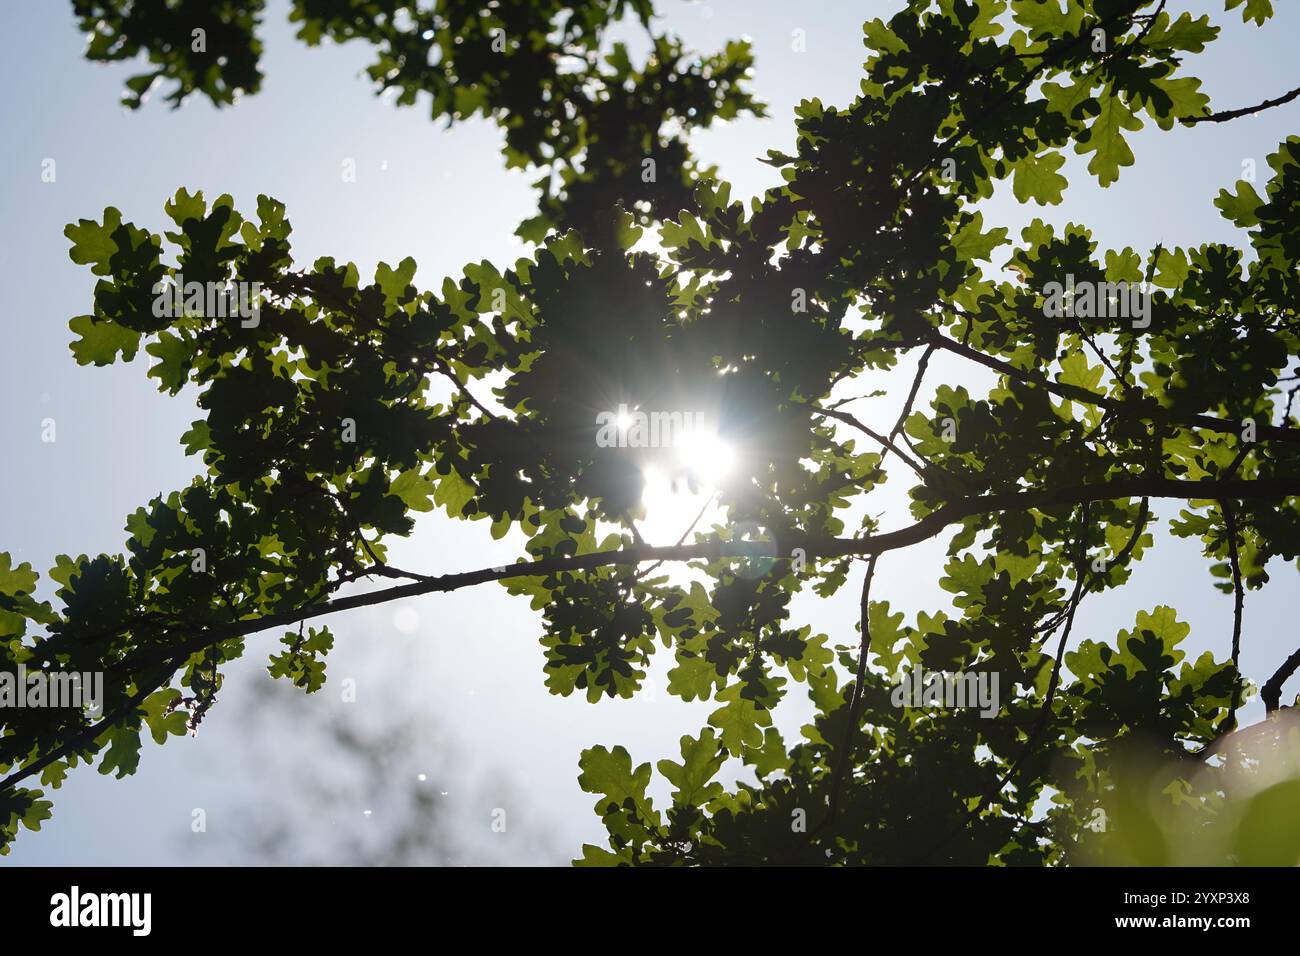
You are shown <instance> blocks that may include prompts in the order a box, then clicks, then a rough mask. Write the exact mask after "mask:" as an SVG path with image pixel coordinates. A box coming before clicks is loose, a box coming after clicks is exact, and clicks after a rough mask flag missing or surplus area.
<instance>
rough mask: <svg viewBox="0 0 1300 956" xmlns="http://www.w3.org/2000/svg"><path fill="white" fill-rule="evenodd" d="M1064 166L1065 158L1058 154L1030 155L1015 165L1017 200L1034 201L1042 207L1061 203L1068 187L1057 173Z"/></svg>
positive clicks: (1013, 187) (1062, 177)
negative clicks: (1064, 191) (1063, 192)
mask: <svg viewBox="0 0 1300 956" xmlns="http://www.w3.org/2000/svg"><path fill="white" fill-rule="evenodd" d="M1064 165H1065V157H1064V156H1062V155H1061V154H1060V153H1057V152H1049V153H1043V154H1042V155H1041V156H1034V155H1029V156H1026V157H1024V158H1023V159H1021V160H1020V161H1019V162H1017V163H1015V166H1014V168H1015V171H1016V174H1015V179H1014V180H1013V183H1012V191H1013V192H1014V193H1015V196H1016V199H1018V200H1019V201H1020V202H1028V201H1029V200H1030V199H1032V200H1034V202H1036V203H1038V204H1039V205H1041V206H1051V205H1055V204H1056V203H1059V202H1060V201H1061V199H1062V191H1063V190H1064V189H1065V187H1066V186H1067V185H1068V183H1067V182H1066V179H1065V177H1064V176H1062V175H1061V174H1060V173H1058V172H1057V170H1058V169H1060V168H1061V167H1062V166H1064Z"/></svg>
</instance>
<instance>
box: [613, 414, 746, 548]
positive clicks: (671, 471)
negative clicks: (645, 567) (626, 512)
mask: <svg viewBox="0 0 1300 956" xmlns="http://www.w3.org/2000/svg"><path fill="white" fill-rule="evenodd" d="M663 451H664V453H665V454H664V455H663V456H661V458H660V460H659V461H658V462H657V463H655V464H649V465H647V466H646V467H645V469H644V471H643V472H642V477H643V478H644V479H645V488H644V490H643V491H642V494H641V503H642V505H643V507H644V509H645V517H644V519H643V520H641V521H639V522H637V527H638V528H639V529H640V531H641V535H642V537H643V538H645V540H646V542H647V543H649V544H654V545H671V544H676V543H677V542H678V541H679V540H681V539H682V538H683V536H685V537H686V539H687V541H688V542H689V540H690V537H691V535H693V533H694V532H693V531H692V528H694V529H696V530H698V529H705V528H708V527H710V526H711V525H712V524H713V523H715V522H717V521H719V520H721V519H722V517H723V515H724V512H725V510H726V509H725V508H723V507H721V506H720V505H719V504H718V490H719V488H720V487H721V485H722V483H723V482H724V481H725V480H726V478H727V477H728V476H729V475H731V474H732V472H733V471H734V469H735V465H736V452H735V449H734V448H733V447H732V446H731V445H730V444H729V443H727V442H726V441H724V440H723V439H721V438H720V437H719V436H718V435H717V434H716V433H715V432H711V431H705V430H691V431H687V432H684V433H682V434H680V435H678V436H677V437H676V440H675V441H674V442H673V445H672V447H671V448H665V449H663ZM688 532H690V534H688Z"/></svg>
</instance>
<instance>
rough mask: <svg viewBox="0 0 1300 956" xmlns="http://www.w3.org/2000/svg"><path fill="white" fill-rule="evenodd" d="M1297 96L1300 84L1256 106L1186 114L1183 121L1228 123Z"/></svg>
mask: <svg viewBox="0 0 1300 956" xmlns="http://www.w3.org/2000/svg"><path fill="white" fill-rule="evenodd" d="M1297 96H1300V86H1297V87H1296V88H1295V89H1294V90H1292V91H1291V92H1290V93H1283V94H1282V95H1281V96H1277V97H1274V98H1273V99H1271V100H1265V101H1264V102H1263V103H1258V104H1256V105H1255V106H1243V107H1242V108H1241V109H1239V110H1224V111H1223V112H1222V113H1209V114H1207V115H1205V116H1185V117H1183V120H1182V123H1183V125H1184V126H1195V125H1196V124H1197V123H1226V122H1228V120H1234V119H1237V118H1238V117H1239V116H1253V115H1254V114H1255V113H1262V112H1263V111H1264V110H1271V109H1272V108H1273V107H1275V106H1283V105H1285V104H1287V103H1290V102H1291V101H1292V100H1293V99H1295V98H1296V97H1297Z"/></svg>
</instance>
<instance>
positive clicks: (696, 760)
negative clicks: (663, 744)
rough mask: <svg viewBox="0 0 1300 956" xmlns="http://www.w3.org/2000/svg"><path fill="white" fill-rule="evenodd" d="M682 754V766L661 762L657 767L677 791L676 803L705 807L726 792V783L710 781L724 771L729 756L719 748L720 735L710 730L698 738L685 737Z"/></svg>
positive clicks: (684, 805) (682, 741) (674, 795)
mask: <svg viewBox="0 0 1300 956" xmlns="http://www.w3.org/2000/svg"><path fill="white" fill-rule="evenodd" d="M681 751H682V762H681V763H679V764H678V763H673V762H672V761H671V760H660V761H659V763H658V764H656V766H657V767H658V768H659V772H660V773H661V774H663V775H664V777H665V778H667V780H668V782H669V783H671V784H672V785H673V786H674V787H676V788H677V789H676V790H674V791H673V795H672V796H673V803H675V804H677V805H678V806H683V807H694V806H701V805H703V804H705V803H707V802H708V801H709V800H711V799H712V798H713V797H715V796H717V795H718V794H720V793H721V792H722V784H720V783H710V782H709V781H710V780H712V779H713V777H714V775H715V774H716V773H717V772H718V770H720V769H721V768H722V764H723V761H725V760H726V757H725V756H724V755H723V754H722V752H721V750H720V748H719V740H718V738H717V736H716V735H715V734H714V732H713V730H712V729H710V728H707V727H706V728H705V729H704V730H703V731H702V732H701V733H700V736H699V737H698V738H694V737H691V736H690V735H689V734H687V735H685V736H683V737H682V739H681Z"/></svg>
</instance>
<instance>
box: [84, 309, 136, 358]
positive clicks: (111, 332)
mask: <svg viewBox="0 0 1300 956" xmlns="http://www.w3.org/2000/svg"><path fill="white" fill-rule="evenodd" d="M68 328H70V329H71V330H72V331H73V332H75V333H76V334H77V336H78V339H77V341H75V342H73V343H72V355H73V357H74V358H75V359H76V360H77V364H78V365H90V364H92V363H93V364H95V365H112V364H113V363H114V362H115V361H117V357H118V355H121V356H122V358H123V360H125V361H127V362H129V361H131V359H133V358H135V353H136V350H137V349H139V347H140V333H139V332H136V331H134V330H132V329H128V328H124V327H123V326H120V325H118V324H117V323H116V322H112V321H109V320H108V319H96V318H95V317H94V316H93V315H79V316H77V317H76V318H74V319H72V320H71V321H70V322H69V323H68Z"/></svg>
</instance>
